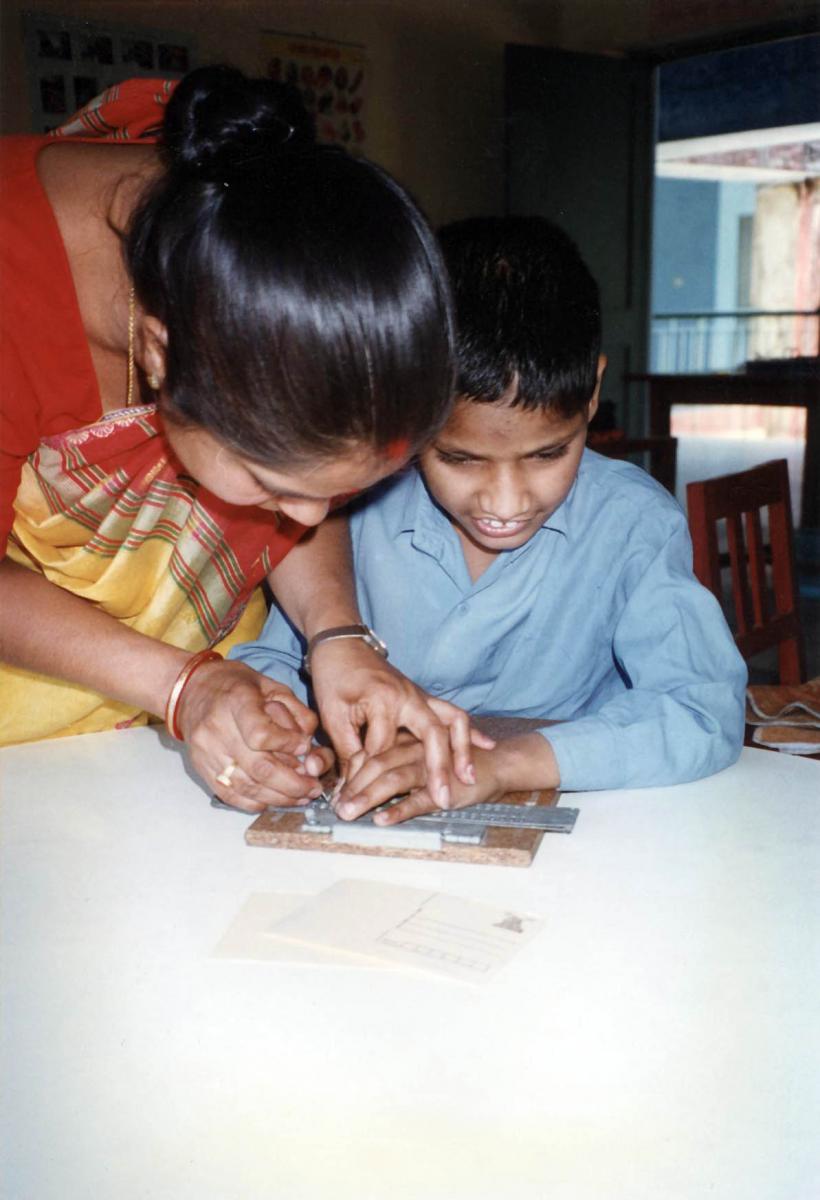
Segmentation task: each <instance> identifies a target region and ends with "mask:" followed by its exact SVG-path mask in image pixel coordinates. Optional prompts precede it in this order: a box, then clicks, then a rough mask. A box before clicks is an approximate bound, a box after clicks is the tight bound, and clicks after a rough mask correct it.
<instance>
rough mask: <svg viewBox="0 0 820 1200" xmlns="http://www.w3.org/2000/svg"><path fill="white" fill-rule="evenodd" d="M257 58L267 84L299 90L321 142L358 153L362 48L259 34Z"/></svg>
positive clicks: (363, 133) (364, 70) (362, 131)
mask: <svg viewBox="0 0 820 1200" xmlns="http://www.w3.org/2000/svg"><path fill="white" fill-rule="evenodd" d="M262 53H263V56H264V57H263V62H264V68H263V69H264V73H265V75H267V76H268V78H269V79H275V80H277V81H278V82H282V83H293V84H295V85H296V87H298V88H299V91H300V92H301V94H302V99H303V100H304V102H305V106H306V108H307V110H308V112H310V113H312V114H313V117H314V119H315V121H316V136H317V138H318V139H319V141H320V142H335V143H337V144H339V145H342V146H345V147H346V148H347V149H349V150H355V149H362V148H363V145H364V141H365V138H366V137H367V121H366V113H365V102H366V91H367V76H368V62H367V57H366V55H365V51H364V47H363V46H358V45H353V44H352V43H348V42H335V41H330V40H328V39H325V38H318V37H312V36H311V37H308V36H302V35H300V34H289V33H276V32H273V31H271V32H266V33H264V34H263V38H262Z"/></svg>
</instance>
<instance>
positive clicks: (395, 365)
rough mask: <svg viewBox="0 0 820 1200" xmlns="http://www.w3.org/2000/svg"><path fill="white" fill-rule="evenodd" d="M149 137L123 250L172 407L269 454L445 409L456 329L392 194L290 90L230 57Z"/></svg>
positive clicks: (387, 429) (189, 81)
mask: <svg viewBox="0 0 820 1200" xmlns="http://www.w3.org/2000/svg"><path fill="white" fill-rule="evenodd" d="M162 148H163V152H164V155H165V159H166V166H167V170H166V171H165V173H164V174H163V176H162V177H161V178H160V179H159V180H158V182H157V183H156V184H154V185H153V186H152V187H151V188H150V190H149V191H148V193H147V194H146V196H145V197H144V198H143V200H142V202H141V204H140V205H139V206H138V208H137V210H136V212H135V214H134V216H133V218H132V221H131V225H130V228H129V232H128V235H127V237H126V256H127V261H128V266H129V269H130V272H131V276H132V279H133V281H134V286H135V290H136V294H137V296H138V298H139V301H140V303H141V305H142V306H143V308H144V309H145V311H146V312H148V313H150V314H152V315H154V316H156V317H157V318H158V319H159V320H160V321H162V322H163V324H164V325H165V327H166V329H167V331H168V345H167V352H166V355H167V357H166V378H165V385H166V392H167V395H168V397H169V398H170V403H171V407H170V411H169V416H171V417H172V418H174V417H175V418H176V419H178V420H180V419H181V420H182V421H185V422H191V423H194V424H196V425H199V426H201V427H203V428H205V429H207V430H208V431H210V432H212V433H213V434H215V435H216V436H217V437H218V438H219V439H220V440H222V441H224V442H225V443H227V444H228V445H230V446H232V447H233V448H234V449H236V450H239V451H240V452H241V453H243V454H245V455H247V456H249V457H251V458H253V459H255V460H257V461H259V462H263V463H267V464H275V465H281V464H283V463H289V462H294V461H305V460H308V461H309V460H312V459H317V458H324V457H328V456H331V455H333V454H334V453H337V452H338V451H339V450H341V449H343V448H344V447H345V446H346V445H349V444H351V443H352V442H356V441H364V442H367V443H368V444H369V445H372V446H373V447H374V448H375V449H377V450H380V449H384V448H385V447H386V446H388V444H389V443H391V442H393V441H394V440H396V439H405V440H406V441H407V443H408V449H409V450H411V451H412V450H415V449H416V448H417V447H418V446H419V445H420V444H422V443H423V442H424V441H425V440H426V439H427V438H428V437H429V435H430V434H431V433H432V432H434V431H435V430H436V429H437V428H438V427H439V426H440V425H441V424H442V423H443V421H444V420H446V417H447V415H448V412H449V407H450V403H451V398H452V382H453V380H452V372H453V366H452V362H453V334H452V328H453V325H452V314H451V302H450V294H449V288H448V284H447V279H446V270H445V268H444V265H443V263H442V260H441V257H440V252H439V250H438V246H437V243H436V241H435V238H434V236H433V234H432V232H431V230H430V228H429V226H428V225H427V223H426V221H425V219H424V217H423V216H422V214H421V213H420V211H419V209H418V208H417V207H416V205H415V204H414V202H413V201H412V200H411V198H410V197H409V196H408V195H407V193H406V192H405V191H404V190H403V189H402V188H401V187H400V186H399V184H397V183H396V182H395V181H394V180H393V179H391V178H390V176H389V175H387V174H386V173H385V172H384V171H382V170H381V169H380V168H379V167H377V166H375V165H374V164H373V163H370V162H368V161H366V160H365V159H362V158H354V157H352V156H351V155H349V154H347V153H346V152H345V151H344V150H341V149H338V148H336V147H332V146H324V145H317V144H316V143H315V141H314V137H313V129H312V123H311V121H310V119H309V118H308V116H307V114H306V112H305V110H304V107H303V106H302V103H301V100H300V98H299V96H298V93H297V92H296V90H295V89H294V88H292V87H290V86H288V85H283V84H278V83H273V82H271V81H269V80H262V79H258V80H254V79H247V78H246V77H245V76H244V75H243V74H242V73H241V72H240V71H237V70H234V69H233V68H229V67H206V68H202V69H200V70H197V71H193V72H191V74H189V75H187V76H186V77H185V78H184V79H183V80H182V82H181V83H180V84H179V85H178V87H177V89H176V91H175V92H174V94H173V96H172V97H171V100H170V101H169V104H168V108H167V115H166V119H165V124H164V127H163V136H162Z"/></svg>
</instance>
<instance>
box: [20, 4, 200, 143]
mask: <svg viewBox="0 0 820 1200" xmlns="http://www.w3.org/2000/svg"><path fill="white" fill-rule="evenodd" d="M25 39H26V64H27V69H28V78H29V89H30V95H31V110H32V121H31V128H32V131H33V132H34V133H47V132H48V131H49V130H51V129H54V127H55V126H57V125H62V124H63V123H64V122H65V121H66V120H67V119H68V118H69V117H70V116H71V115H72V113H75V112H77V110H78V109H80V108H83V107H84V106H85V105H86V104H88V102H89V101H90V100H93V99H94V97H95V96H98V95H99V94H100V92H102V91H104V90H105V89H106V88H107V87H110V86H111V85H112V84H114V83H121V82H122V80H123V79H133V78H134V77H135V76H149V77H152V78H161V79H179V78H181V76H183V75H184V74H185V73H186V71H189V70H190V69H191V67H193V66H195V65H196V63H195V62H194V53H193V39H192V38H191V37H189V36H188V35H186V34H177V33H171V32H168V31H165V32H161V31H159V30H146V29H130V30H129V29H125V28H122V27H114V26H107V25H99V24H97V23H94V24H92V23H90V22H88V21H78V20H65V19H63V18H61V17H57V16H54V15H53V14H48V15H47V14H37V13H29V14H27V15H26V17H25Z"/></svg>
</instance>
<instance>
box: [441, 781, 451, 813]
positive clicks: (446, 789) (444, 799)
mask: <svg viewBox="0 0 820 1200" xmlns="http://www.w3.org/2000/svg"><path fill="white" fill-rule="evenodd" d="M438 803H439V807H440V808H449V806H450V785H449V784H447V783H443V784H442V785H441V787H440V788H439V789H438Z"/></svg>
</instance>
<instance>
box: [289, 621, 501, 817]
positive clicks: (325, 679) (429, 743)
mask: <svg viewBox="0 0 820 1200" xmlns="http://www.w3.org/2000/svg"><path fill="white" fill-rule="evenodd" d="M311 676H312V678H313V687H314V691H315V694H316V702H317V705H318V708H319V713H320V715H321V718H322V726H323V728H324V729H325V731H326V733H327V734H328V736H329V738H330V739H331V741H332V742H333V747H334V749H335V750H336V754H337V756H338V758H339V765H340V771H341V774H343V775H344V776H346V777H348V778H350V777H351V765H350V764H351V763H352V762H353V761H354V760H356V761H357V762H358V761H364V754H366V755H368V756H370V757H378V756H381V755H382V754H384V753H385V752H386V751H389V750H390V749H391V748H392V747H395V748H397V749H398V745H399V739H402V738H403V735H402V734H401V733H400V732H399V731H400V730H401V729H405V730H409V731H410V733H411V734H413V735H414V739H413V740H414V741H415V744H416V746H417V747H418V752H419V754H420V756H421V763H422V766H423V767H424V768H425V769H424V770H423V772H422V776H421V782H422V783H425V782H426V784H427V787H428V788H429V792H430V795H431V797H436V800H437V803H438V806H440V807H442V808H448V807H451V804H452V796H453V794H454V791H455V790H457V789H458V788H459V786H460V784H461V785H463V784H466V785H468V786H469V785H470V784H471V781H472V779H473V777H474V776H473V772H474V766H473V758H474V754H475V750H474V747H481V748H484V749H490V748H492V747H493V746H494V745H495V742H494V741H493V739H492V738H488V737H487V736H486V735H485V734H482V733H480V732H479V731H478V730H477V729H474V728H472V727H471V725H470V718H469V717H468V715H467V714H466V713H465V712H463V711H462V710H461V709H460V708H456V706H455V705H454V704H449V703H448V702H447V701H446V700H437V699H435V698H434V697H431V696H428V695H427V694H426V693H425V692H423V691H422V690H421V688H419V687H417V686H416V685H415V684H414V683H412V682H411V680H409V679H407V678H406V676H404V675H402V674H401V672H400V671H397V670H396V669H395V667H392V666H390V664H389V663H386V662H385V661H384V660H383V659H381V658H379V656H378V655H377V654H375V653H374V652H373V650H371V649H370V648H369V647H368V646H365V645H364V643H363V642H360V641H357V640H355V639H349V640H339V641H327V642H323V643H322V644H321V645H319V646H317V647H316V650H315V651H314V652H313V654H312V656H311ZM362 730H364V731H365V732H364V733H362ZM416 739H417V740H416ZM403 744H404V743H403ZM363 752H364V754H363ZM348 794H352V793H348ZM392 794H393V795H395V792H394V793H392ZM463 803H467V801H463ZM368 807H372V806H371V805H369V806H368ZM433 807H436V805H433ZM362 811H365V809H362Z"/></svg>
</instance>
